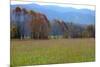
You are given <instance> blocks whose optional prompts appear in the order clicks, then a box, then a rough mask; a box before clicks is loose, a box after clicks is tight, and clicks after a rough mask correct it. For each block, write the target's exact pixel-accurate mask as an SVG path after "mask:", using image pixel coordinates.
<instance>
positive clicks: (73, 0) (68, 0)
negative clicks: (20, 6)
mask: <svg viewBox="0 0 100 67" xmlns="http://www.w3.org/2000/svg"><path fill="white" fill-rule="evenodd" d="M14 1H15V0H14ZM16 1H39V2H57V3H75V4H89V5H95V4H96V0H16Z"/></svg>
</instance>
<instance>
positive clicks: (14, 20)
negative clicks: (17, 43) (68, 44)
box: [10, 7, 95, 39]
mask: <svg viewBox="0 0 100 67" xmlns="http://www.w3.org/2000/svg"><path fill="white" fill-rule="evenodd" d="M66 17H67V16H66ZM10 29H11V30H10V32H11V38H17V39H25V38H31V39H49V38H51V37H53V38H60V37H61V38H95V24H88V25H82V24H75V23H73V22H65V21H63V20H59V19H55V18H54V20H52V21H50V20H48V18H47V17H46V16H45V15H44V14H42V13H39V12H36V11H33V10H26V9H25V8H20V7H16V8H15V9H12V10H11V28H10Z"/></svg>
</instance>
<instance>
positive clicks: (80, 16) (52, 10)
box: [11, 3, 95, 24]
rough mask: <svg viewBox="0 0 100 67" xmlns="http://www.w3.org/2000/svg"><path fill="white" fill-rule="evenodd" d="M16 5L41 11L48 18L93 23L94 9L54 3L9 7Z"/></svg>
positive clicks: (20, 5)
mask: <svg viewBox="0 0 100 67" xmlns="http://www.w3.org/2000/svg"><path fill="white" fill-rule="evenodd" d="M16 6H19V7H22V8H26V9H27V10H34V11H38V12H41V13H43V14H45V15H46V16H47V18H48V19H49V20H53V19H61V20H64V21H65V22H74V23H80V24H91V23H93V24H94V23H95V11H93V10H89V9H75V8H72V7H60V6H55V5H38V4H34V3H33V4H23V5H22V4H19V5H11V9H14V8H15V7H16Z"/></svg>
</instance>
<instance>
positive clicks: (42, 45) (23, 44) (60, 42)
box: [10, 38, 95, 66]
mask: <svg viewBox="0 0 100 67" xmlns="http://www.w3.org/2000/svg"><path fill="white" fill-rule="evenodd" d="M10 49H11V66H23V65H37V64H56V63H76V62H89V61H95V40H94V39H92V38H91V39H51V40H11V48H10Z"/></svg>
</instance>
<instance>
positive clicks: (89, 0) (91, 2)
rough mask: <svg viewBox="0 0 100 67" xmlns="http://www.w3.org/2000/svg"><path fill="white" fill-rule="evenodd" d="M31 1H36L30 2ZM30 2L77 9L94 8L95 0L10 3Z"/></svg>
mask: <svg viewBox="0 0 100 67" xmlns="http://www.w3.org/2000/svg"><path fill="white" fill-rule="evenodd" d="M28 1H29V2H28ZM32 1H38V2H32ZM43 2H44V3H43ZM45 2H56V3H45ZM31 3H36V4H39V5H57V6H61V7H73V8H77V9H92V10H95V6H94V5H95V0H23V1H19V0H18V1H11V4H31ZM61 3H72V4H83V5H72V4H61ZM84 4H88V5H84Z"/></svg>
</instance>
